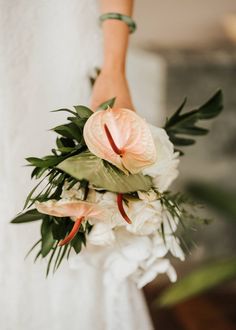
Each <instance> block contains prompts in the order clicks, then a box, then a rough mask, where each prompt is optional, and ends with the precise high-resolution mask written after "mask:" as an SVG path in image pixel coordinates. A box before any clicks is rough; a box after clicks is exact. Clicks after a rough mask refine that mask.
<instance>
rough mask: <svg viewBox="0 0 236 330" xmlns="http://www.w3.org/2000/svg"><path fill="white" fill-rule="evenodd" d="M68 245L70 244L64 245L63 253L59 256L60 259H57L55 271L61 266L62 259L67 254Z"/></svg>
mask: <svg viewBox="0 0 236 330" xmlns="http://www.w3.org/2000/svg"><path fill="white" fill-rule="evenodd" d="M68 247H69V245H68V244H66V245H64V246H62V250H63V251H62V254H61V255H60V258H58V260H57V261H56V264H55V268H54V272H55V271H56V270H57V269H58V268H59V266H60V264H61V262H62V260H63V259H64V256H65V254H66V251H67V249H68Z"/></svg>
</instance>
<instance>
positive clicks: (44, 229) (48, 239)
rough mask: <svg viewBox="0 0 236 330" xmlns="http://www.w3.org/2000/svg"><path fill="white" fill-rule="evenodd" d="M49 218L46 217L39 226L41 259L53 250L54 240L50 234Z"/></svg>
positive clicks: (50, 224) (50, 223)
mask: <svg viewBox="0 0 236 330" xmlns="http://www.w3.org/2000/svg"><path fill="white" fill-rule="evenodd" d="M49 219H50V217H46V218H45V219H44V221H43V223H42V226H41V235H42V249H41V254H42V257H43V258H44V257H46V255H47V254H48V253H49V252H50V250H51V249H52V248H53V245H54V243H55V239H54V238H53V234H52V222H50V220H49Z"/></svg>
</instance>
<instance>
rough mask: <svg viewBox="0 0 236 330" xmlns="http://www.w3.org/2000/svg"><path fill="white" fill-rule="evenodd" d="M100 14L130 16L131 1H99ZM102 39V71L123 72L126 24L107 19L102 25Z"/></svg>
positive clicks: (126, 45) (126, 39)
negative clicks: (111, 13) (112, 13)
mask: <svg viewBox="0 0 236 330" xmlns="http://www.w3.org/2000/svg"><path fill="white" fill-rule="evenodd" d="M100 3H101V13H102V14H104V13H108V12H115V13H120V14H124V15H128V16H131V15H132V10H133V0H100ZM102 29H103V37H104V60H103V68H102V69H103V70H108V71H109V70H112V71H113V72H114V71H116V70H117V71H121V72H124V71H125V62H126V53H127V47H128V40H129V27H128V26H127V24H126V23H124V22H122V21H120V20H116V19H107V20H105V21H104V22H103V23H102Z"/></svg>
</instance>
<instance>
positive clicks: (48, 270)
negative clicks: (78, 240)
mask: <svg viewBox="0 0 236 330" xmlns="http://www.w3.org/2000/svg"><path fill="white" fill-rule="evenodd" d="M58 244H59V241H57V242H56V244H55V246H53V247H52V249H51V255H50V258H49V260H48V265H47V269H46V277H47V276H48V274H49V272H50V268H51V263H52V259H53V257H54V255H55V253H56V250H57V246H58Z"/></svg>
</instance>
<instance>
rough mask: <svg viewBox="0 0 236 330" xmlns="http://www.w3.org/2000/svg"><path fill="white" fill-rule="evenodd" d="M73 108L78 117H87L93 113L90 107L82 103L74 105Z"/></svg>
mask: <svg viewBox="0 0 236 330" xmlns="http://www.w3.org/2000/svg"><path fill="white" fill-rule="evenodd" d="M74 108H75V110H76V112H77V114H78V115H79V117H80V118H89V117H90V116H91V115H92V114H93V111H92V110H91V109H89V108H87V107H85V106H83V105H76V106H74Z"/></svg>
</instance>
